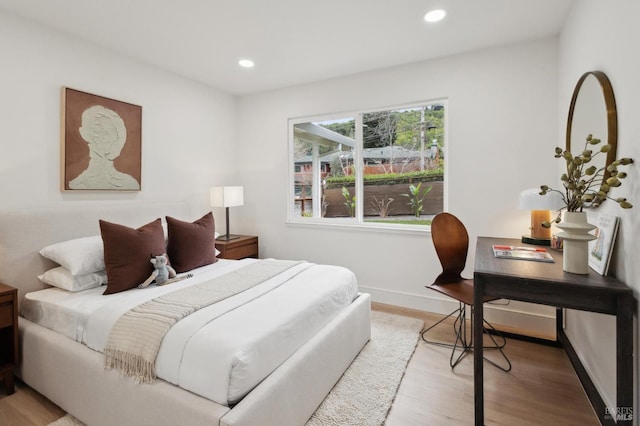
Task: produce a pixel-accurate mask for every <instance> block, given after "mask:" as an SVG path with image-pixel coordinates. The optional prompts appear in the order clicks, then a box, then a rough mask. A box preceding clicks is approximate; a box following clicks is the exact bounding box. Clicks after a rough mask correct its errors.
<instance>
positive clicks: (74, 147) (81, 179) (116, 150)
mask: <svg viewBox="0 0 640 426" xmlns="http://www.w3.org/2000/svg"><path fill="white" fill-rule="evenodd" d="M64 104H65V108H64V110H65V119H64V123H65V130H64V136H65V140H64V142H63V148H64V149H63V157H64V168H65V170H64V173H63V179H64V189H65V190H116V191H118V190H119V191H139V190H140V165H141V118H142V108H141V107H139V106H136V105H131V104H127V103H124V102H120V101H116V100H113V99H108V98H103V97H100V96H96V95H91V94H88V93H83V92H78V91H76V90H73V89H68V88H67V89H65V93H64Z"/></svg>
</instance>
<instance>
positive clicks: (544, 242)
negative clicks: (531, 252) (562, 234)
mask: <svg viewBox="0 0 640 426" xmlns="http://www.w3.org/2000/svg"><path fill="white" fill-rule="evenodd" d="M522 242H523V243H526V244H533V245H536V246H550V245H551V238H534V237H532V236H530V235H523V236H522Z"/></svg>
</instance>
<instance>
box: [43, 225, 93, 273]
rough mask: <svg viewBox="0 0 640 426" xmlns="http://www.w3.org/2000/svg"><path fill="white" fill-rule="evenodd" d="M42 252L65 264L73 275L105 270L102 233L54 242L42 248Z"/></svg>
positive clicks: (47, 256)
mask: <svg viewBox="0 0 640 426" xmlns="http://www.w3.org/2000/svg"><path fill="white" fill-rule="evenodd" d="M40 254H41V255H42V256H44V257H46V258H47V259H51V260H53V261H54V262H56V263H58V264H59V265H61V266H64V267H65V268H67V269H68V271H69V272H70V273H71V274H72V275H85V274H91V273H94V272H98V271H104V270H105V267H104V246H103V245H102V237H101V236H100V235H95V236H93V237H84V238H76V239H74V240H68V241H62V242H60V243H56V244H52V245H50V246H47V247H45V248H43V249H42V250H40Z"/></svg>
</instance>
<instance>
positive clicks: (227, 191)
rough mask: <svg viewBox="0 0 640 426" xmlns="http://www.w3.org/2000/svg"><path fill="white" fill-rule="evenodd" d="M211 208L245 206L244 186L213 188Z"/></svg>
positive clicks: (211, 191)
mask: <svg viewBox="0 0 640 426" xmlns="http://www.w3.org/2000/svg"><path fill="white" fill-rule="evenodd" d="M210 195H211V207H236V206H241V205H243V204H244V197H243V187H242V186H216V187H213V188H211V190H210Z"/></svg>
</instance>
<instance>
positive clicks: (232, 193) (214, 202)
mask: <svg viewBox="0 0 640 426" xmlns="http://www.w3.org/2000/svg"><path fill="white" fill-rule="evenodd" d="M242 188H243V187H242V186H216V187H213V188H211V190H210V195H211V207H224V208H225V209H226V229H227V232H226V234H225V235H222V236H220V237H218V239H219V240H225V241H228V240H233V239H234V238H239V236H237V235H231V234H230V233H229V207H237V206H242V205H243V204H244V198H243V190H242Z"/></svg>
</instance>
